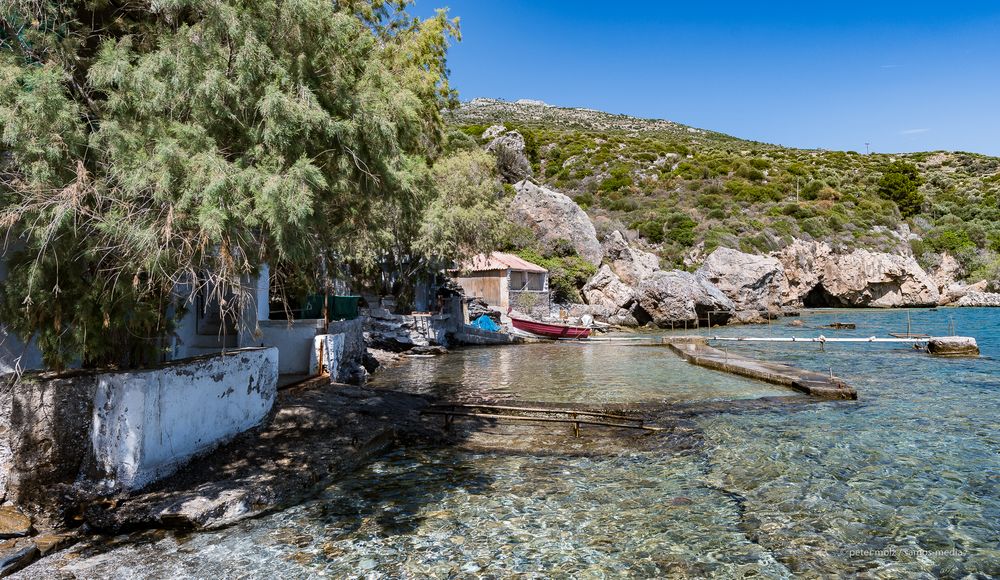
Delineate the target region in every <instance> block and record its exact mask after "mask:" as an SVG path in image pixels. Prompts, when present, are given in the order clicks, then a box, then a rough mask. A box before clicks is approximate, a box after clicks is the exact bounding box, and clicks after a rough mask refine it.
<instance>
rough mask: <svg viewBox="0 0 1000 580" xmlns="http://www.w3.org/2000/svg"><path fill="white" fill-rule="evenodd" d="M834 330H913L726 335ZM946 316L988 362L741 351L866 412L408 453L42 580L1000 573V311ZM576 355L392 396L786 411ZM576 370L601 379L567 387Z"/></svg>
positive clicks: (695, 377) (721, 416)
mask: <svg viewBox="0 0 1000 580" xmlns="http://www.w3.org/2000/svg"><path fill="white" fill-rule="evenodd" d="M835 319H836V320H838V321H841V322H856V323H857V324H858V327H859V328H858V329H857V330H856V331H854V333H855V334H851V333H850V332H845V333H843V334H841V335H843V336H850V335H857V336H870V335H872V334H879V335H885V333H886V332H888V331H897V330H899V328H900V327H901V326H903V325H905V313H902V312H898V311H890V312H868V311H865V312H852V311H846V312H845V311H838V312H835V313H834V312H815V313H806V315H805V316H804V317H803V322H804V323H805V325H806V326H805V327H803V328H792V327H788V326H786V325H784V324H783V323H782V324H777V325H772V327H770V328H767V327H746V328H739V329H723V330H724V331H725V332H726V333H727V335H730V336H732V335H736V334H740V333H744V334H746V335H749V334H760V333H763V332H768V333H773V334H774V335H797V336H807V335H815V334H818V333H820V332H830V331H822V330H819V329H818V327H819V326H822V325H823V324H827V323H829V322H832V321H833V320H835ZM951 319H953V320H954V323H955V325H956V327H957V329H958V333H959V334H971V335H974V336H976V337H977V339H978V340H979V343H980V347H981V348H982V350H983V355H984V356H983V357H982V358H980V359H974V360H959V359H956V360H942V359H935V358H932V357H930V356H928V355H926V354H922V353H918V352H914V351H912V349H908V348H899V347H892V346H886V347H871V346H865V347H861V348H858V347H846V346H845V347H838V348H830V347H827V349H826V350H825V351H819V350H817V349H816V348H815V347H810V346H804V345H803V346H801V347H799V346H797V347H796V349H797V350H795V349H791V348H782V349H777V348H774V347H771V346H752V345H744V344H741V345H740V348H741V350H740V352H741V353H744V354H747V355H750V356H756V357H760V358H769V359H772V360H779V361H781V362H787V363H789V364H792V365H794V366H799V367H802V368H808V369H812V370H816V371H820V372H823V371H826V370H827V369H829V368H833V370H834V372H835V373H836V374H837V375H839V376H842V377H844V378H846V379H847V380H848V382H850V383H851V384H852V385H853V386H855V387H856V388H857V389H858V392H859V397H860V400H859V401H858V402H856V403H854V402H823V403H815V404H808V405H781V404H775V405H753V406H746V405H743V406H741V405H735V404H734V406H733V409H732V410H731V411H729V412H721V413H720V412H711V413H695V414H693V415H691V417H689V419H688V421H689V423H688V424H689V426H690V428H691V433H690V434H689V443H690V444H689V445H680V446H679V445H676V441H671V442H665V443H664V444H663V446H662V448H642V449H637V450H627V449H621V450H618V451H616V452H614V453H607V454H599V455H596V456H587V455H573V454H561V453H560V452H559V451H558V450H554V449H539V450H537V451H536V452H534V453H524V452H517V453H497V452H477V451H472V450H468V449H462V448H428V447H421V446H416V447H410V448H407V449H404V450H401V451H398V452H394V453H393V454H391V455H389V456H386V457H383V458H382V459H380V460H379V461H377V462H375V463H373V464H371V465H370V466H368V467H367V468H365V469H363V470H361V471H360V472H358V473H356V474H355V475H354V476H352V477H350V478H348V479H346V480H344V481H341V482H339V483H338V484H336V485H334V486H332V487H330V488H328V489H327V490H326V491H325V492H324V493H323V495H322V496H320V497H319V498H317V499H316V500H314V501H310V502H308V503H305V504H302V505H299V506H297V507H294V508H292V509H289V510H286V511H283V512H280V513H277V514H273V515H271V516H267V517H264V518H262V519H259V520H254V521H250V522H244V523H242V524H239V525H237V526H235V527H232V528H229V529H226V530H222V531H218V532H211V533H207V534H197V535H191V536H176V535H172V534H143V535H142V536H139V537H136V536H129V537H121V538H118V539H116V540H115V539H112V540H110V541H108V542H102V543H99V544H98V545H94V546H89V547H85V546H80V547H77V548H76V549H75V550H74V551H73V552H71V553H70V554H69V555H68V556H64V557H63V558H60V559H50V560H49V561H47V562H46V561H43V562H42V563H40V564H38V565H36V566H34V567H32V568H30V569H29V570H28V571H27V575H28V576H31V577H52V576H53V575H56V576H58V575H62V576H67V577H108V576H111V577H122V578H140V577H150V576H169V577H190V578H204V577H212V576H218V577H233V576H238V577H248V578H271V577H285V578H299V577H301V578H305V577H315V576H328V577H414V578H415V577H425V576H431V577H445V576H458V577H462V576H469V577H472V576H485V577H505V576H508V575H510V574H513V573H522V574H527V575H529V576H538V577H542V576H550V575H556V576H575V577H577V576H578V577H620V576H632V577H651V576H662V575H676V576H682V577H683V576H687V577H704V576H721V577H768V578H781V577H789V578H790V577H801V576H805V577H829V576H832V575H849V574H857V575H861V576H864V577H880V578H881V577H884V578H933V577H962V576H966V575H973V577H992V576H998V575H1000V550H998V545H1000V423H998V421H1000V379H998V377H1000V363H998V361H997V360H996V358H994V357H1000V324H998V323H1000V313H997V312H995V311H991V310H980V309H968V310H946V309H941V310H939V311H935V312H929V311H918V312H914V313H913V315H912V321H913V326H914V328H915V329H920V330H921V331H927V332H931V333H934V334H940V333H941V331H942V330H943V329H945V328H947V327H948V325H949V323H950V322H952V320H951ZM783 322H787V321H783ZM723 330H718V331H716V330H713V332H718V333H719V334H721V333H722V332H723ZM562 346H563V345H552V346H551V347H550V348H549V349H548V350H544V351H543V350H541V349H537V350H531V349H529V347H514V348H511V349H509V352H510V354H509V355H508V354H506V353H507V352H508V351H507V350H504V351H502V352H499V351H489V350H485V349H483V350H477V351H474V352H472V353H471V354H468V355H466V354H463V353H459V354H453V355H449V356H448V357H445V358H443V359H427V361H420V363H414V364H411V365H408V366H402V367H399V368H398V370H399V372H400V375H397V379H398V380H399V382H404V381H402V380H401V379H399V377H402V376H410V377H411V379H410V380H411V382H410V383H408V384H410V385H413V386H412V388H414V389H417V390H419V389H429V390H430V391H433V392H435V393H437V394H439V395H447V396H449V397H455V398H461V397H470V398H471V397H481V396H483V395H484V394H489V395H490V396H494V397H497V398H502V399H506V400H513V399H523V400H545V399H546V398H547V399H548V400H554V401H566V400H568V401H572V400H580V398H581V397H585V398H586V399H587V400H598V399H601V398H604V399H605V400H606V401H609V402H637V401H640V402H641V401H650V402H656V403H658V404H659V403H664V402H671V401H674V402H676V403H678V404H680V403H683V404H701V403H703V402H704V401H706V400H709V401H711V400H715V401H718V400H720V399H723V400H724V399H727V398H729V399H734V400H735V399H746V398H748V397H754V396H766V395H769V394H774V389H773V387H769V386H767V385H760V384H758V383H752V382H750V381H742V380H739V379H735V378H731V377H725V378H724V379H723V378H720V375H719V374H718V373H712V372H710V371H703V370H700V369H692V368H690V367H685V366H684V365H674V364H672V363H669V362H666V360H668V359H659V358H656V357H657V356H658V355H657V354H650V352H649V350H648V349H646V350H643V349H635V348H633V349H624V348H618V347H611V348H615V349H616V350H614V351H611V350H599V349H600V348H601V347H598V346H596V345H595V346H594V347H592V348H593V350H592V351H590V352H588V351H586V350H581V349H580V348H579V347H576V345H573V348H572V349H571V348H565V349H564V348H562ZM587 348H591V347H587ZM470 352H471V351H470ZM490 356H495V357H496V359H495V360H497V361H500V362H491V360H494V359H490ZM663 356H664V357H667V356H669V355H668V354H667V353H664V354H663ZM504 357H508V358H507V361H508V362H506V363H504V362H502V361H503V360H504ZM574 361H575V363H574ZM574 364H575V365H576V366H578V367H580V368H582V369H585V370H583V371H581V372H579V373H576V374H571V373H569V372H568V371H567V369H569V368H573V367H574ZM557 370H558V371H559V372H557ZM388 377H389V376H388V375H386V377H385V380H389V378H388ZM429 377H430V378H429ZM556 377H560V378H562V380H563V381H564V382H563V383H561V384H560V385H558V388H557V385H554V384H553V381H554V380H555V378H556ZM697 381H701V384H702V388H698V383H697ZM704 385H709V386H708V387H706V386H704ZM541 394H548V397H545V398H543V397H541V396H539V395H541ZM785 394H788V393H787V392H785ZM976 575H978V576H976Z"/></svg>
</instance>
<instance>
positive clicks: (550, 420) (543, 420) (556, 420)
mask: <svg viewBox="0 0 1000 580" xmlns="http://www.w3.org/2000/svg"><path fill="white" fill-rule="evenodd" d="M421 413H422V414H424V415H445V416H452V417H475V418H478V419H509V420H511V421H537V422H540V423H576V424H578V425H599V426H602V427H619V428H622V429H638V430H641V431H654V432H656V431H663V430H664V429H663V428H662V427H650V426H648V425H629V424H628V423H609V422H607V421H592V420H590V419H571V418H566V419H563V418H560V417H525V416H523V415H494V414H487V413H459V412H454V411H435V410H433V409H424V410H423V411H421Z"/></svg>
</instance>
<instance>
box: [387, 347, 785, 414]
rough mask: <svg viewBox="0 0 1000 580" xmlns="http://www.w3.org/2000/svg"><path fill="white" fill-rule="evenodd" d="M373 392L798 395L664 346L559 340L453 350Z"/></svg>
mask: <svg viewBox="0 0 1000 580" xmlns="http://www.w3.org/2000/svg"><path fill="white" fill-rule="evenodd" d="M372 385H373V386H376V387H386V388H392V389H401V390H405V391H409V392H416V393H422V394H433V395H436V396H438V397H441V398H443V399H449V400H487V399H488V400H514V399H517V400H521V401H545V402H583V403H626V402H635V401H660V402H689V401H706V400H717V399H747V398H756V397H766V396H797V395H796V393H795V392H793V391H790V390H789V389H785V388H782V387H776V386H774V385H769V384H766V383H761V382H758V381H751V380H749V379H744V378H741V377H737V376H733V375H729V374H726V373H720V372H715V371H709V370H705V369H701V368H698V367H695V366H692V365H689V364H688V363H686V362H684V361H683V360H681V359H680V358H678V357H677V356H676V355H674V354H673V353H671V352H670V351H669V350H668V349H667V348H666V347H665V346H648V345H647V346H638V345H636V344H627V343H624V344H623V343H590V344H587V343H579V342H558V343H543V344H527V345H519V346H505V347H496V348H470V349H462V350H457V351H454V352H452V353H450V354H449V355H447V356H442V357H434V358H422V359H414V360H413V361H410V362H407V363H406V364H404V365H401V366H396V367H389V368H387V369H385V370H383V371H380V372H379V373H377V374H376V375H375V377H374V380H373V381H372Z"/></svg>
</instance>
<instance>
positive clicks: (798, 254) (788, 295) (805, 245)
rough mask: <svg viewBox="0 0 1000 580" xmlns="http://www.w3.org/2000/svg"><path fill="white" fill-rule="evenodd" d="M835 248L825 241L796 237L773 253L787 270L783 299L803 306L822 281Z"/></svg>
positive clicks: (782, 290) (793, 304) (783, 286)
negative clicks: (821, 277) (806, 298)
mask: <svg viewBox="0 0 1000 580" xmlns="http://www.w3.org/2000/svg"><path fill="white" fill-rule="evenodd" d="M832 254H833V249H832V248H830V246H829V245H828V244H826V243H824V242H807V241H804V240H799V239H796V240H794V241H793V242H792V243H791V244H789V245H788V246H786V247H785V248H784V249H782V250H780V251H778V252H775V253H774V254H772V256H773V257H774V258H776V259H777V260H778V261H779V262H781V266H782V268H783V269H784V271H785V281H784V283H783V284H782V289H781V301H782V302H783V303H784V304H785V305H788V306H796V307H798V306H802V304H803V301H804V298H805V296H806V295H807V294H809V292H810V291H812V290H813V289H814V288H816V287H817V286H818V285H819V283H820V276H821V275H822V272H823V268H824V266H825V264H826V261H827V260H828V259H829V258H830V256H831V255H832Z"/></svg>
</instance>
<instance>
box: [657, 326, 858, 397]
mask: <svg viewBox="0 0 1000 580" xmlns="http://www.w3.org/2000/svg"><path fill="white" fill-rule="evenodd" d="M693 338H694V337H691V338H687V339H686V340H684V341H673V340H669V341H668V340H666V339H665V340H664V342H666V344H667V346H668V347H670V350H672V351H674V352H675V353H677V354H678V355H679V356H680V357H681V358H683V359H684V360H686V361H687V362H689V363H691V364H695V365H698V366H701V367H705V368H709V369H715V370H718V371H724V372H727V373H732V374H735V375H740V376H744V377H748V378H751V379H757V380H760V381H765V382H768V383H772V384H775V385H782V386H785V387H789V388H792V389H795V390H796V391H800V392H802V393H805V394H807V395H811V396H813V397H822V398H824V399H848V400H856V399H857V398H858V392H857V391H856V390H855V389H854V388H853V387H851V386H850V385H848V384H847V383H845V382H844V381H842V380H841V379H839V378H837V377H834V376H832V375H831V376H827V375H824V374H821V373H815V372H812V371H807V370H802V369H797V368H794V367H790V366H788V365H783V364H779V363H772V362H764V361H759V360H755V359H752V358H747V357H744V356H740V355H736V354H732V353H728V352H724V351H721V350H719V349H717V348H712V347H710V346H708V345H707V344H705V339H702V341H701V342H699V341H697V340H694V339H693Z"/></svg>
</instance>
